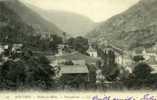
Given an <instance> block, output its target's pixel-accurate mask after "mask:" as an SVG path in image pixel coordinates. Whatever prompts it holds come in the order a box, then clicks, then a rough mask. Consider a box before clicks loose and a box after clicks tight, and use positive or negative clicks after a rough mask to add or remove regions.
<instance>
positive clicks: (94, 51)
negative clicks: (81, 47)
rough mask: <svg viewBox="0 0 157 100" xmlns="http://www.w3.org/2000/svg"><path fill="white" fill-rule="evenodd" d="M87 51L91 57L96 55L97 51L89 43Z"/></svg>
mask: <svg viewBox="0 0 157 100" xmlns="http://www.w3.org/2000/svg"><path fill="white" fill-rule="evenodd" d="M87 53H88V54H89V55H90V56H91V57H95V58H97V57H98V53H97V51H96V50H95V49H94V48H92V46H91V45H90V46H89V49H88V50H87Z"/></svg>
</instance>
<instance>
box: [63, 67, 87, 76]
mask: <svg viewBox="0 0 157 100" xmlns="http://www.w3.org/2000/svg"><path fill="white" fill-rule="evenodd" d="M60 68H61V73H62V74H81V73H82V74H83V73H89V71H88V68H87V66H85V65H61V66H60Z"/></svg>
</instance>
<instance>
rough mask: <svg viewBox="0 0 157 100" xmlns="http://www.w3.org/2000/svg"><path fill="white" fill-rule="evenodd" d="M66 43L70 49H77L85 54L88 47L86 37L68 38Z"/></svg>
mask: <svg viewBox="0 0 157 100" xmlns="http://www.w3.org/2000/svg"><path fill="white" fill-rule="evenodd" d="M67 44H68V45H69V46H70V47H71V48H72V49H75V50H76V51H79V52H80V53H84V54H86V51H87V50H88V48H89V44H88V39H86V38H83V37H81V36H78V37H76V38H70V39H68V42H67Z"/></svg>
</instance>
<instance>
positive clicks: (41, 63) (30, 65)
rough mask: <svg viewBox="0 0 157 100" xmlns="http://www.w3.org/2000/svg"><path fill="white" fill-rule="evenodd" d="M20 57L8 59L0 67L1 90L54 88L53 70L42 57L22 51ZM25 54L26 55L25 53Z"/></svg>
mask: <svg viewBox="0 0 157 100" xmlns="http://www.w3.org/2000/svg"><path fill="white" fill-rule="evenodd" d="M23 52H24V53H23V55H21V57H16V58H15V59H11V58H12V57H11V58H10V59H9V60H8V61H6V62H3V64H2V65H1V66H0V87H1V88H2V89H19V88H24V89H29V88H31V89H51V88H53V87H55V80H54V79H53V78H52V77H54V76H55V69H54V67H53V66H50V62H49V60H48V59H47V58H46V57H45V56H42V55H33V53H32V52H30V51H23ZM25 52H26V53H25Z"/></svg>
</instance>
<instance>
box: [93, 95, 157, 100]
mask: <svg viewBox="0 0 157 100" xmlns="http://www.w3.org/2000/svg"><path fill="white" fill-rule="evenodd" d="M92 100H157V97H156V96H153V95H151V94H145V95H144V96H142V97H133V96H126V97H124V98H120V97H112V96H104V97H99V96H94V97H92Z"/></svg>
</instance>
